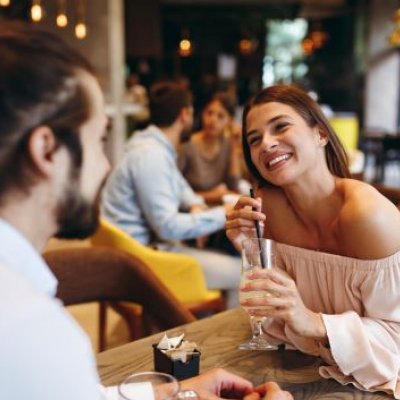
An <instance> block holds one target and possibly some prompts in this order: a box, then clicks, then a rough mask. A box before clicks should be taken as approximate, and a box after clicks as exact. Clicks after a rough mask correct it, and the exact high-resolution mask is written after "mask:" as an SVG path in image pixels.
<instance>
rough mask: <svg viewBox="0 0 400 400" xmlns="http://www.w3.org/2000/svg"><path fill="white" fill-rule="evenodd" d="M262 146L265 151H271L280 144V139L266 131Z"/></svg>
mask: <svg viewBox="0 0 400 400" xmlns="http://www.w3.org/2000/svg"><path fill="white" fill-rule="evenodd" d="M262 146H263V150H264V151H267V152H271V151H274V150H275V149H276V147H277V146H278V141H277V139H276V137H274V136H273V135H270V134H269V133H268V132H265V133H264V135H263V139H262Z"/></svg>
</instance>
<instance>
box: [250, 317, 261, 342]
mask: <svg viewBox="0 0 400 400" xmlns="http://www.w3.org/2000/svg"><path fill="white" fill-rule="evenodd" d="M251 326H252V328H253V338H254V339H255V338H258V337H260V336H262V333H263V330H262V321H261V320H260V319H256V318H254V317H251Z"/></svg>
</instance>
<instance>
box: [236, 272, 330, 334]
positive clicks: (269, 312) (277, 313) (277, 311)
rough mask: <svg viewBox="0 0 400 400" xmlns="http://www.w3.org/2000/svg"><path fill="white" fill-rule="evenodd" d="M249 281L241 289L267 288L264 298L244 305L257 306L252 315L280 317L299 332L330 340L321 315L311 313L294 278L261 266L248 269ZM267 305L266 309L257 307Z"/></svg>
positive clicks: (264, 289) (246, 290) (248, 300)
mask: <svg viewBox="0 0 400 400" xmlns="http://www.w3.org/2000/svg"><path fill="white" fill-rule="evenodd" d="M247 277H248V278H249V279H250V282H248V283H246V284H244V285H242V286H241V287H240V290H242V291H244V292H249V291H253V290H256V291H265V292H266V296H265V297H258V298H253V299H246V300H243V301H242V302H241V304H242V305H245V306H247V307H252V308H254V311H252V314H253V315H258V316H260V315H261V316H266V317H273V318H279V319H281V320H283V321H285V323H286V324H287V325H288V326H289V327H290V328H291V329H292V331H293V332H295V333H296V334H298V335H300V336H303V337H307V338H312V339H315V340H320V341H324V340H326V339H327V333H326V328H325V325H324V322H323V320H322V317H321V314H318V313H315V312H312V311H311V310H309V309H308V308H307V307H306V306H305V305H304V303H303V300H302V299H301V297H300V294H299V292H298V290H297V287H296V284H295V282H294V280H293V279H292V278H291V277H290V276H289V275H287V274H286V273H285V272H283V271H282V270H280V269H278V268H272V269H258V270H256V271H254V272H249V274H248V275H247ZM259 306H267V308H257V307H259Z"/></svg>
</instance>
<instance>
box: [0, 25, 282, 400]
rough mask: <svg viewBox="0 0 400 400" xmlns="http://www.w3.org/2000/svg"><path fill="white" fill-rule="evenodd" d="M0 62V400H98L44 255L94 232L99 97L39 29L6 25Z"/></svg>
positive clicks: (85, 345) (73, 58)
mask: <svg viewBox="0 0 400 400" xmlns="http://www.w3.org/2000/svg"><path fill="white" fill-rule="evenodd" d="M0 54H1V55H2V56H1V61H0V115H1V118H0V399H7V400H17V399H18V400H20V399H29V400H54V399H57V400H71V399H74V400H94V399H97V400H99V399H100V398H101V396H102V395H101V391H100V385H99V377H98V374H97V371H96V366H95V360H94V356H93V353H92V350H91V347H90V344H89V341H88V339H87V337H86V336H85V334H84V333H83V331H82V330H81V328H80V327H79V326H78V325H77V324H76V323H75V322H74V321H73V320H72V318H71V317H70V316H69V315H68V314H67V312H66V311H64V309H63V306H62V304H61V302H59V301H58V300H56V299H55V298H54V294H55V292H56V287H57V281H56V279H55V277H54V276H53V275H52V273H51V272H50V270H49V268H48V266H47V265H46V264H45V262H44V261H43V259H42V258H41V256H40V252H41V251H43V249H44V247H45V245H46V242H47V240H48V238H50V237H51V236H53V235H55V234H56V235H57V236H58V237H62V238H72V237H75V238H78V237H79V238H83V237H86V236H88V235H90V234H91V233H92V232H93V231H94V230H95V228H96V226H97V223H98V208H99V207H98V203H99V200H98V199H99V192H100V189H101V187H102V185H103V182H104V180H105V177H106V175H107V173H108V171H109V168H110V166H109V163H108V161H107V159H106V157H105V155H104V151H103V141H104V139H105V137H106V125H107V118H106V116H105V114H104V110H103V109H104V104H103V95H102V93H101V90H100V87H99V84H98V82H97V81H96V79H95V77H94V74H93V70H92V68H91V67H90V65H89V64H88V63H87V61H86V60H85V59H84V58H83V57H82V56H80V55H79V54H78V53H76V52H75V51H74V50H73V49H72V48H70V47H69V46H68V45H67V44H66V43H65V42H64V41H62V40H61V39H60V38H59V37H57V36H56V35H54V34H51V33H48V32H47V31H44V30H42V29H40V28H38V27H36V26H32V25H29V24H25V23H15V22H14V23H8V22H2V24H1V26H0ZM182 386H183V387H184V388H191V389H194V390H196V391H198V392H199V394H200V396H201V397H206V396H208V397H209V398H218V397H219V396H222V395H223V393H224V391H225V389H233V391H234V392H236V393H237V394H238V396H242V397H243V396H244V395H245V394H246V393H249V392H251V391H252V385H251V383H250V382H248V381H247V380H245V379H242V378H239V377H236V376H234V375H232V374H230V373H228V372H227V371H223V370H215V371H211V372H209V373H206V374H205V375H202V376H199V377H197V378H193V379H191V380H188V381H186V382H184V383H183V385H182ZM271 393H272V394H273V393H274V392H273V391H272V392H271ZM277 393H278V395H279V393H282V392H279V390H278V391H277ZM272 394H271V395H272Z"/></svg>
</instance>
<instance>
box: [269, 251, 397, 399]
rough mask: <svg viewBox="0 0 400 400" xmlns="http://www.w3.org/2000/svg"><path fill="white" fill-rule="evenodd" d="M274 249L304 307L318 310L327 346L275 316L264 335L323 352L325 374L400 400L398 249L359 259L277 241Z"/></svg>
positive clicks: (311, 350)
mask: <svg viewBox="0 0 400 400" xmlns="http://www.w3.org/2000/svg"><path fill="white" fill-rule="evenodd" d="M276 252H277V264H278V266H279V267H280V268H282V269H283V270H285V271H286V272H287V273H288V274H289V275H290V276H291V277H292V278H293V279H294V280H295V282H296V285H297V288H298V290H299V293H300V295H301V298H302V299H303V302H304V304H305V306H306V307H307V308H309V309H310V310H312V311H314V312H319V313H322V317H323V320H324V323H325V326H326V330H327V333H328V338H329V346H330V348H327V347H325V346H322V345H321V344H320V343H319V342H317V341H315V340H312V339H305V338H302V337H300V336H298V335H296V334H295V333H294V332H292V331H291V330H290V328H289V327H287V326H285V325H284V324H283V323H282V322H279V321H274V322H273V323H272V324H271V325H270V326H269V327H268V328H267V332H268V334H269V335H270V336H271V337H274V338H276V339H278V340H279V341H281V342H284V343H287V344H289V345H292V346H294V347H295V348H297V349H299V350H301V351H303V352H305V353H308V354H313V355H316V356H320V357H322V358H323V359H324V360H325V361H326V362H327V364H328V365H326V366H322V367H320V374H321V376H323V377H324V378H333V379H336V380H337V381H339V382H340V383H342V384H348V383H352V384H353V385H354V386H356V387H358V388H359V389H362V390H369V391H377V390H383V391H385V392H387V393H390V394H391V395H394V397H395V398H396V399H400V381H399V371H400V252H397V253H395V254H393V255H391V256H389V257H386V258H382V259H379V260H359V259H355V258H350V257H344V256H338V255H334V254H328V253H322V252H318V251H314V250H308V249H303V248H299V247H293V246H289V245H286V244H282V243H277V244H276Z"/></svg>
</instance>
